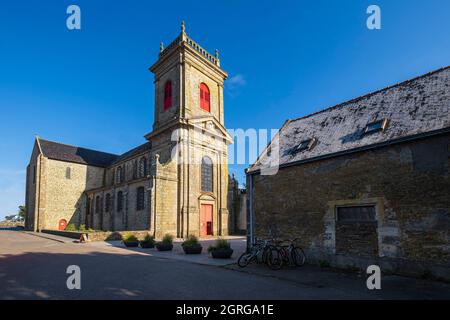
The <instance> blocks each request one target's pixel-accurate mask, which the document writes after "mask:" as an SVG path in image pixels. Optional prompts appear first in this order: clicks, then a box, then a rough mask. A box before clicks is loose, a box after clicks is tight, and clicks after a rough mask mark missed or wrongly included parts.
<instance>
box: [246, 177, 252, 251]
mask: <svg viewBox="0 0 450 320" xmlns="http://www.w3.org/2000/svg"><path fill="white" fill-rule="evenodd" d="M246 174H247V186H248V187H247V189H248V197H247V250H250V247H251V245H252V244H253V240H254V229H253V227H254V221H253V175H252V174H250V173H249V172H248V170H246Z"/></svg>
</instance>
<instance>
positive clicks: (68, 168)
mask: <svg viewBox="0 0 450 320" xmlns="http://www.w3.org/2000/svg"><path fill="white" fill-rule="evenodd" d="M70 174H71V169H70V167H67V168H66V179H70Z"/></svg>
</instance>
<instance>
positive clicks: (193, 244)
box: [181, 235, 203, 254]
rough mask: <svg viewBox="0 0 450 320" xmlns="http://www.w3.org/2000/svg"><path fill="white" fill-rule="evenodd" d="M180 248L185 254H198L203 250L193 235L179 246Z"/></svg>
mask: <svg viewBox="0 0 450 320" xmlns="http://www.w3.org/2000/svg"><path fill="white" fill-rule="evenodd" d="M181 247H182V248H183V251H184V253H186V254H200V253H202V249H203V247H202V245H201V244H200V242H198V238H197V237H196V236H194V235H191V236H189V237H188V238H187V240H185V241H184V242H183V243H182V244H181Z"/></svg>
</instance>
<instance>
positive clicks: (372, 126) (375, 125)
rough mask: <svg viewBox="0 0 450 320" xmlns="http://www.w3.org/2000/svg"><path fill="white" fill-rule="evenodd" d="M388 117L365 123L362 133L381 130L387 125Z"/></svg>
mask: <svg viewBox="0 0 450 320" xmlns="http://www.w3.org/2000/svg"><path fill="white" fill-rule="evenodd" d="M387 122H388V119H383V120H378V121H374V122H371V123H369V124H367V126H366V128H365V129H364V134H370V133H374V132H378V131H383V130H384V129H385V128H386V126H387Z"/></svg>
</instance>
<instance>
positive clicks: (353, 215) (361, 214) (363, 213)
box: [336, 205, 376, 223]
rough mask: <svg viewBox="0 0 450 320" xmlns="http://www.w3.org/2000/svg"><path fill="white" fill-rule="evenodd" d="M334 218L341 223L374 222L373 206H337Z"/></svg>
mask: <svg viewBox="0 0 450 320" xmlns="http://www.w3.org/2000/svg"><path fill="white" fill-rule="evenodd" d="M336 219H337V221H339V222H343V223H364V222H375V221H376V220H375V206H373V205H372V206H352V207H338V208H337V216H336Z"/></svg>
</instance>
